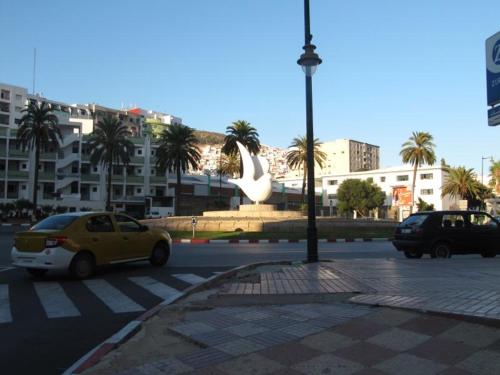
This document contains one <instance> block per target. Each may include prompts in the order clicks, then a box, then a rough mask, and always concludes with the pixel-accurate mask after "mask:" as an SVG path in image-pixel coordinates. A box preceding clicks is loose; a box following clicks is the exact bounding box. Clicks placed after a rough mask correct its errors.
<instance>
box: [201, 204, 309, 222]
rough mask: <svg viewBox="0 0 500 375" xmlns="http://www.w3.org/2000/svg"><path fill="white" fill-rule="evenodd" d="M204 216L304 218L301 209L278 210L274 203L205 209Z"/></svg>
mask: <svg viewBox="0 0 500 375" xmlns="http://www.w3.org/2000/svg"><path fill="white" fill-rule="evenodd" d="M203 216H204V217H220V218H230V217H234V218H245V217H248V218H266V219H284V218H302V212H300V211H278V210H276V206H275V205H273V204H242V205H241V206H240V209H239V211H205V212H203Z"/></svg>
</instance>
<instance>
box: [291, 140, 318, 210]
mask: <svg viewBox="0 0 500 375" xmlns="http://www.w3.org/2000/svg"><path fill="white" fill-rule="evenodd" d="M288 147H289V148H291V149H292V150H290V151H289V152H288V153H287V154H286V161H287V163H288V165H289V166H290V168H292V169H301V168H303V170H304V176H303V180H302V201H303V202H304V198H305V191H306V175H307V137H306V136H305V135H304V136H299V137H295V138H294V139H293V141H292V144H291V145H290V146H288ZM320 147H321V142H320V141H319V139H317V138H315V139H314V141H313V153H314V163H315V164H318V166H319V167H320V168H323V163H324V162H325V159H326V153H325V152H323V151H321V150H320Z"/></svg>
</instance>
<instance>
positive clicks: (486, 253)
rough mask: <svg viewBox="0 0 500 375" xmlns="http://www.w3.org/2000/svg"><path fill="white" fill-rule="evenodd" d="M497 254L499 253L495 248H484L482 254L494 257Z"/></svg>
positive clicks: (486, 256) (485, 256) (484, 256)
mask: <svg viewBox="0 0 500 375" xmlns="http://www.w3.org/2000/svg"><path fill="white" fill-rule="evenodd" d="M496 255H497V253H496V251H494V250H483V251H481V256H482V257H483V258H494V257H495V256H496Z"/></svg>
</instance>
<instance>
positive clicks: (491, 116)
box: [488, 105, 500, 126]
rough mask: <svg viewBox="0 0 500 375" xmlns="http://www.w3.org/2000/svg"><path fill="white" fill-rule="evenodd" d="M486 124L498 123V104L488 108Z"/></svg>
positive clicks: (499, 114) (499, 116)
mask: <svg viewBox="0 0 500 375" xmlns="http://www.w3.org/2000/svg"><path fill="white" fill-rule="evenodd" d="M488 125H489V126H495V125H500V105H499V106H496V107H494V108H491V109H489V110H488Z"/></svg>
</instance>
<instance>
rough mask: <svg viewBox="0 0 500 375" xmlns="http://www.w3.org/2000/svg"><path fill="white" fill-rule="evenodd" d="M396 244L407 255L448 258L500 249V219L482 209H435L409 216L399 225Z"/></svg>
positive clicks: (485, 255) (395, 237)
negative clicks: (428, 255)
mask: <svg viewBox="0 0 500 375" xmlns="http://www.w3.org/2000/svg"><path fill="white" fill-rule="evenodd" d="M392 243H393V245H394V246H395V247H396V249H398V250H399V251H404V253H405V255H406V257H407V258H421V257H422V255H423V254H430V256H431V258H449V257H451V254H469V253H480V254H481V255H482V256H483V257H486V258H492V257H494V256H495V255H496V254H497V252H498V251H500V222H499V221H497V220H496V219H495V218H493V217H492V216H491V215H489V214H487V213H486V212H481V211H433V212H419V213H416V214H413V215H410V216H409V217H408V218H406V219H405V220H404V221H403V222H402V223H401V224H399V225H398V226H397V228H396V233H395V235H394V240H393V241H392Z"/></svg>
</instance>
